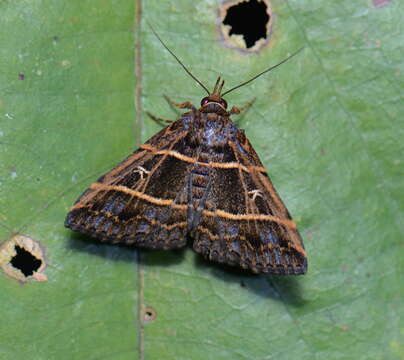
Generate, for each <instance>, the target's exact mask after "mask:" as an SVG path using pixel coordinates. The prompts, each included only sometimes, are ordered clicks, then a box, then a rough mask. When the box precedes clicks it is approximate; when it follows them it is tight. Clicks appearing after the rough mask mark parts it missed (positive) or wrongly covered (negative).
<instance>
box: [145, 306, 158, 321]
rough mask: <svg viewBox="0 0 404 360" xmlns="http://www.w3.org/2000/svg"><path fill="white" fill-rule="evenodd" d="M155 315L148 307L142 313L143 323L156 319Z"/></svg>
mask: <svg viewBox="0 0 404 360" xmlns="http://www.w3.org/2000/svg"><path fill="white" fill-rule="evenodd" d="M156 317H157V313H156V310H154V309H153V308H152V307H150V306H148V307H146V308H145V309H144V311H143V321H144V322H145V323H149V322H152V321H154V320H155V319H156Z"/></svg>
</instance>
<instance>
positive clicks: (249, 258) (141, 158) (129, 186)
mask: <svg viewBox="0 0 404 360" xmlns="http://www.w3.org/2000/svg"><path fill="white" fill-rule="evenodd" d="M152 31H153V32H154V30H153V29H152ZM154 33H155V32H154ZM155 35H156V36H157V38H158V39H159V40H160V41H161V42H162V40H161V39H160V38H159V36H158V35H157V34H156V33H155ZM162 44H163V46H164V47H165V48H166V49H167V50H168V51H169V52H170V53H171V54H172V55H173V56H174V57H175V59H176V60H177V61H178V62H179V63H180V64H181V66H182V67H183V68H184V69H185V71H186V72H187V73H188V74H189V75H190V76H191V77H192V78H193V79H194V80H196V81H197V82H198V83H199V84H200V85H201V86H202V87H203V88H204V89H205V91H207V93H208V96H207V97H205V98H203V99H202V101H201V106H200V107H199V108H196V107H195V106H194V105H192V104H191V103H190V102H185V103H183V104H175V103H173V102H171V103H172V104H174V105H177V106H178V107H180V108H186V109H189V110H190V111H188V112H186V113H184V114H183V115H182V116H181V117H180V119H179V120H177V121H174V122H171V123H170V125H168V126H166V127H165V128H164V129H162V130H161V131H160V132H158V133H157V134H156V135H154V136H153V137H152V138H151V139H149V140H148V141H147V142H146V143H145V144H143V145H141V146H140V148H139V149H138V150H136V151H135V152H134V153H133V154H132V155H130V156H129V157H127V158H126V159H125V160H124V161H123V162H121V163H120V164H119V165H118V166H116V167H115V168H114V169H112V170H111V171H110V172H108V173H106V174H105V175H103V176H101V177H100V178H99V179H98V180H97V182H95V183H93V184H92V185H91V186H90V187H89V188H88V189H87V190H86V191H85V192H84V193H83V194H82V195H81V196H80V197H79V199H78V200H77V201H76V203H75V204H74V206H73V207H72V208H71V210H70V212H69V213H68V214H67V218H66V221H65V226H66V227H68V228H70V229H72V230H74V231H78V232H80V233H83V234H87V235H89V236H91V237H94V238H97V239H99V240H100V241H103V242H109V243H114V244H122V245H129V246H130V245H133V246H137V247H144V248H150V249H164V250H168V249H177V248H181V247H184V246H185V245H186V243H187V239H188V238H191V239H192V240H193V249H194V250H195V251H196V252H197V253H199V254H201V255H203V256H204V257H205V258H206V259H209V260H211V261H214V262H218V263H223V264H227V265H232V266H238V267H241V268H244V269H249V270H250V271H252V272H254V273H271V274H288V275H289V274H293V275H298V274H304V273H306V271H307V259H306V252H305V250H304V246H303V242H302V239H301V237H300V235H299V233H298V231H297V228H296V224H295V223H294V222H293V220H292V218H291V216H290V214H289V212H288V210H287V209H286V207H285V205H284V204H283V202H282V200H281V199H280V197H279V195H278V193H277V192H276V190H275V189H274V187H273V185H272V183H271V180H270V179H269V177H268V175H267V172H266V170H265V168H264V167H263V165H262V163H261V161H260V159H259V158H258V155H257V154H256V152H255V151H254V149H253V147H252V146H251V144H250V142H249V141H248V139H247V138H246V136H245V135H244V131H243V130H240V129H238V128H237V127H236V125H235V124H234V123H233V122H232V121H231V119H230V116H231V115H233V114H239V113H240V110H241V109H238V108H237V107H232V109H231V110H230V111H227V102H226V100H224V99H223V96H224V95H225V94H228V93H229V92H230V91H233V90H235V89H236V88H239V87H240V86H243V85H245V84H247V83H249V82H251V81H252V80H254V79H255V78H257V77H258V76H261V75H262V74H264V73H266V72H268V71H270V70H272V69H274V68H275V67H277V66H279V65H280V64H282V63H284V62H285V61H287V60H288V59H290V58H291V57H292V56H294V55H295V54H296V53H295V54H293V55H291V56H289V57H288V58H286V59H285V60H283V61H282V62H280V63H278V64H276V65H275V66H272V67H270V68H269V69H267V70H265V71H263V72H262V73H260V74H258V75H257V76H255V77H253V78H252V79H250V80H248V81H246V82H244V83H242V84H240V85H238V86H236V87H234V88H232V89H230V90H228V91H226V92H225V93H223V94H222V88H223V84H224V81H222V80H221V79H220V77H219V78H218V80H217V82H216V85H215V87H214V89H213V91H212V92H209V90H208V89H207V88H206V87H205V86H204V85H203V84H202V83H201V82H200V81H199V80H198V79H196V78H195V77H194V76H193V75H192V74H191V73H190V72H189V71H188V69H187V68H186V67H185V66H184V65H183V64H182V63H181V62H180V61H179V59H178V58H177V57H176V56H175V55H174V54H173V53H172V52H171V50H170V49H168V48H167V46H166V45H165V44H164V43H163V42H162ZM247 106H248V105H247Z"/></svg>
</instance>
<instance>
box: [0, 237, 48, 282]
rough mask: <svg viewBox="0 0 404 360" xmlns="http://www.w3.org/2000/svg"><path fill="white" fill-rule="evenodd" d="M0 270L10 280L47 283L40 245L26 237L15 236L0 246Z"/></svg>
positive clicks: (43, 257)
mask: <svg viewBox="0 0 404 360" xmlns="http://www.w3.org/2000/svg"><path fill="white" fill-rule="evenodd" d="M0 268H1V269H2V270H3V271H4V272H5V273H6V274H7V275H8V276H10V277H11V278H13V279H16V280H19V281H21V282H26V281H28V280H36V281H47V280H48V278H47V277H46V275H45V274H44V273H43V271H44V270H45V268H46V262H45V256H44V251H43V249H42V247H41V246H40V244H39V243H38V242H36V241H34V240H33V239H31V238H30V237H28V236H25V235H15V236H13V237H12V238H11V239H9V240H7V241H5V242H4V243H2V244H0Z"/></svg>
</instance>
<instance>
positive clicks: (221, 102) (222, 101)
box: [220, 99, 227, 109]
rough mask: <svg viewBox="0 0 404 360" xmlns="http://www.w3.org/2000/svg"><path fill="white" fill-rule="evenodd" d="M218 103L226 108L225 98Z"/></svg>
mask: <svg viewBox="0 0 404 360" xmlns="http://www.w3.org/2000/svg"><path fill="white" fill-rule="evenodd" d="M220 105H222V106H223V107H224V108H225V109H227V101H226V100H225V99H221V100H220Z"/></svg>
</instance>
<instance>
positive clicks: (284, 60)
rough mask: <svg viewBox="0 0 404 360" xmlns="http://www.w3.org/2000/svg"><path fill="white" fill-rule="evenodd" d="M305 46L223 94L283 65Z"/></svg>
mask: <svg viewBox="0 0 404 360" xmlns="http://www.w3.org/2000/svg"><path fill="white" fill-rule="evenodd" d="M303 49H304V48H303V47H302V48H300V49H299V50H297V51H295V52H294V53H293V54H292V55H290V56H288V57H287V58H286V59H283V60H282V61H280V62H278V63H277V64H276V65H273V66H271V67H269V68H268V69H266V70H264V71H263V72H260V73H259V74H258V75H255V76H254V77H252V78H251V79H250V80H247V81H244V82H243V83H241V84H239V85H237V86H235V87H233V88H231V89H230V90H227V91H226V92H224V93H223V94H222V96H224V95H226V94H228V93H229V92H232V91H233V90H236V89H238V88H240V87H242V86H244V85H247V84H248V83H250V82H251V81H254V80H255V79H256V78H258V77H260V76H261V75H264V74H265V73H267V72H269V71H271V70H273V69H275V68H277V67H278V66H279V65H282V64H283V63H285V62H286V61H288V60H290V59H291V58H292V57H294V56H296V55H297V54H298V53H299V52H300V51H302V50H303Z"/></svg>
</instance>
